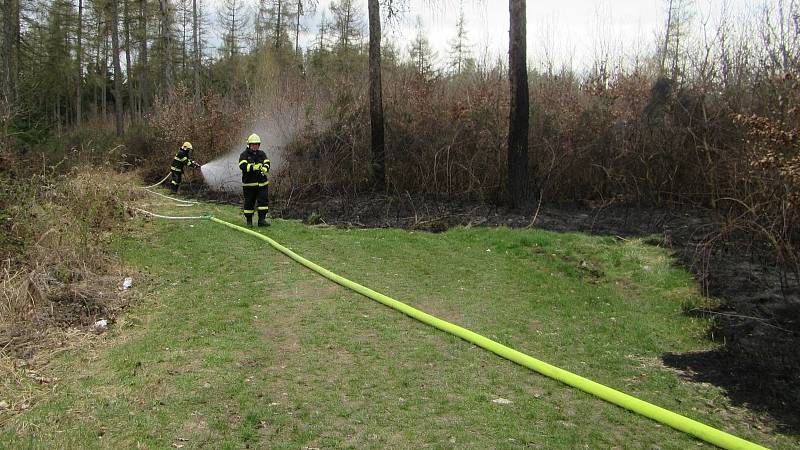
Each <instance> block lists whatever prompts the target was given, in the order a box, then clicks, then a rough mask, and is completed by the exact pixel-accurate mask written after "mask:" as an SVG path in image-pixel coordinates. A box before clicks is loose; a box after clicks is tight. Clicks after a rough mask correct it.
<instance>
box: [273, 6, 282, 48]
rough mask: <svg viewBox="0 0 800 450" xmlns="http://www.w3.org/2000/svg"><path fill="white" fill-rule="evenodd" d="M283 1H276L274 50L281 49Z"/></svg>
mask: <svg viewBox="0 0 800 450" xmlns="http://www.w3.org/2000/svg"><path fill="white" fill-rule="evenodd" d="M282 7H283V1H282V0H278V17H277V19H278V20H277V21H276V25H275V48H281V19H282V18H283V17H282V16H283V11H282Z"/></svg>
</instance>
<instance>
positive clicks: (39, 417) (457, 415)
mask: <svg viewBox="0 0 800 450" xmlns="http://www.w3.org/2000/svg"><path fill="white" fill-rule="evenodd" d="M156 209H158V211H159V212H161V213H171V214H187V213H188V214H192V215H194V214H198V211H200V210H202V211H207V212H211V213H213V214H214V215H215V216H216V217H220V218H222V219H224V220H230V221H232V222H234V223H237V224H238V223H240V222H241V221H242V220H241V219H240V218H239V217H238V216H237V214H238V210H237V209H236V208H234V207H231V206H220V205H201V206H199V207H194V208H176V207H168V206H166V205H161V206H159V207H157V208H156ZM189 211H191V213H189ZM263 231H264V232H265V233H266V234H268V235H269V236H270V237H272V238H273V239H275V240H277V241H278V242H280V243H282V244H284V245H286V246H287V247H290V248H291V249H293V250H294V251H296V252H298V253H299V254H301V255H302V256H304V257H306V258H308V259H310V260H312V261H314V262H316V263H318V264H320V265H322V266H323V267H326V268H328V269H330V270H332V271H334V272H336V273H338V274H340V275H342V276H345V277H347V278H350V279H351V280H353V281H356V282H358V283H361V284H363V285H365V286H368V287H370V288H372V289H375V290H377V291H379V292H382V293H384V294H386V295H389V296H391V297H393V298H395V299H397V300H400V301H402V302H405V303H408V304H410V305H412V306H414V307H416V308H419V309H421V310H423V311H425V312H428V313H430V314H433V315H435V316H437V317H439V318H441V319H444V320H447V321H450V322H453V323H455V324H458V325H461V326H463V327H466V328H468V329H470V330H472V331H475V332H477V333H480V334H483V335H485V336H487V337H489V338H491V339H494V340H497V341H499V342H501V343H504V344H506V345H509V346H511V347H513V348H515V349H517V350H520V351H522V352H525V353H527V354H529V355H531V356H534V357H536V358H538V359H541V360H544V361H546V362H549V363H551V364H554V365H557V366H559V367H561V368H564V369H567V370H570V371H573V372H575V373H577V374H579V375H582V376H585V377H587V378H590V379H592V380H594V381H597V382H599V383H603V384H606V385H608V386H610V387H613V388H616V389H619V390H622V391H624V392H626V393H629V394H632V395H635V396H638V397H640V398H642V399H644V400H646V401H650V402H653V403H655V404H657V405H659V406H662V407H665V408H668V409H671V410H673V411H675V412H677V413H680V414H684V415H686V416H688V417H691V418H693V419H696V420H699V421H701V422H704V423H706V424H708V425H711V426H714V427H718V428H720V429H722V430H724V431H728V432H731V433H734V434H736V435H738V436H740V437H742V438H745V439H749V440H753V441H754V442H757V443H759V444H761V445H765V446H768V447H773V448H796V447H797V446H798V445H800V439H798V437H797V436H787V435H782V434H780V433H778V432H776V431H775V430H774V429H772V428H771V426H770V424H769V421H768V420H767V419H766V418H764V417H760V416H758V415H757V414H754V413H752V412H749V411H747V410H745V409H741V408H738V407H735V406H732V405H730V404H729V402H728V401H727V399H726V397H725V396H724V393H723V392H721V391H720V390H719V389H718V388H716V387H714V386H711V385H707V384H697V383H689V382H686V381H683V380H682V378H681V376H680V374H679V373H677V372H676V371H674V370H671V369H669V368H666V367H664V366H663V365H662V364H661V362H660V358H659V357H660V355H661V354H663V353H664V352H687V351H693V350H707V349H709V348H712V347H713V343H711V342H710V341H708V340H707V339H705V337H704V334H705V330H706V329H707V327H708V323H707V322H706V321H705V320H702V319H698V318H690V317H687V316H685V315H683V314H682V308H683V307H684V306H685V305H689V304H697V303H701V302H703V299H702V298H700V297H699V295H698V293H697V290H696V288H695V287H694V284H693V282H692V280H691V278H690V276H689V275H688V274H687V273H686V272H685V271H683V270H682V269H680V268H678V267H676V266H675V265H674V261H673V260H672V259H671V258H670V256H669V254H668V253H667V252H666V251H665V250H663V249H659V248H655V247H651V246H647V245H644V244H643V243H642V242H640V241H637V240H631V241H620V240H616V239H614V238H611V237H590V236H584V235H579V234H556V233H550V232H544V231H540V230H510V229H503V228H500V229H483V228H478V229H463V228H462V229H454V230H451V231H448V232H445V233H441V234H429V233H421V232H410V231H402V230H360V229H351V230H345V229H335V228H330V227H320V226H316V227H310V226H306V225H303V224H301V223H299V222H294V221H282V220H276V221H274V224H273V226H272V227H271V228H268V229H265V230H263ZM114 247H115V249H116V251H117V253H118V256H119V259H120V261H121V263H122V264H123V265H124V266H125V267H127V268H129V270H130V271H131V272H133V273H135V275H134V280H135V281H134V287H133V289H135V290H136V291H137V293H138V294H139V297H140V298H139V300H138V301H137V302H136V303H135V304H134V305H133V306H131V307H130V308H129V309H128V310H127V312H126V313H125V314H124V315H123V316H122V317H120V318H118V320H117V322H116V323H114V324H113V325H112V326H111V328H110V330H109V332H107V333H106V334H105V335H103V339H101V340H100V341H99V342H94V343H93V344H92V345H90V346H88V347H84V348H80V349H75V350H71V351H68V352H66V353H65V354H64V355H63V356H61V357H59V358H58V359H57V361H56V362H55V363H54V365H53V367H52V368H51V371H52V375H53V376H55V377H56V378H58V382H57V383H55V386H54V387H53V388H52V390H51V392H48V393H47V395H45V396H42V398H41V399H40V401H38V402H37V403H36V404H34V405H33V406H32V407H31V408H29V409H28V410H26V411H25V412H24V413H22V414H19V415H17V416H14V417H12V418H10V419H9V420H7V421H6V422H5V423H4V424H3V426H2V428H0V447H6V448H139V447H141V448H170V447H172V448H176V447H177V448H213V449H217V448H231V449H233V448H292V449H297V448H342V447H350V448H420V447H432V448H520V447H534V448H662V449H665V448H675V449H685V448H704V447H709V446H708V445H706V444H704V443H702V442H700V441H697V440H695V439H693V438H692V437H690V436H687V435H685V434H683V433H680V432H678V431H675V430H672V429H671V428H668V427H666V426H661V425H659V424H657V423H656V422H653V421H651V420H649V419H646V418H643V417H640V416H637V415H635V414H633V413H630V412H628V411H625V410H623V409H621V408H619V407H616V406H613V405H610V404H607V403H605V402H603V401H602V400H599V399H596V398H594V397H592V396H589V395H587V394H584V393H582V392H579V391H576V390H574V389H572V388H570V387H568V386H566V385H563V384H561V383H559V382H556V381H553V380H550V379H548V378H545V377H543V376H541V375H538V374H536V373H535V372H532V371H530V370H528V369H525V368H523V367H520V366H518V365H515V364H513V363H511V362H508V361H506V360H503V359H501V358H499V357H497V356H495V355H493V354H491V353H488V352H486V351H484V350H482V349H480V348H477V347H475V346H473V345H471V344H469V343H467V342H465V341H462V340H460V339H458V338H455V337H452V336H449V335H447V334H445V333H443V332H440V331H437V330H435V329H433V328H430V327H428V326H426V325H423V324H421V323H418V322H416V321H414V320H412V319H410V318H408V317H406V316H404V315H402V314H400V313H397V312H395V311H393V310H390V309H388V308H386V307H384V306H382V305H380V304H378V303H376V302H373V301H372V300H369V299H367V298H365V297H362V296H360V295H358V294H355V293H353V292H350V291H348V290H346V289H344V288H342V287H339V286H337V285H335V284H333V283H331V282H330V281H327V280H325V279H323V278H321V277H319V276H318V275H316V274H314V273H312V272H311V271H309V270H307V269H305V268H304V267H302V266H300V265H298V264H296V263H294V262H293V261H291V260H290V259H288V258H287V257H285V256H283V255H282V254H280V253H278V252H276V251H275V250H273V249H271V248H270V247H269V246H268V245H267V244H266V243H264V242H262V241H260V240H258V239H255V238H253V237H251V236H247V235H245V234H243V233H237V232H235V231H233V230H230V229H228V228H226V227H223V226H220V225H217V224H214V223H212V222H209V221H193V222H188V221H181V222H177V221H173V222H168V221H160V220H145V219H142V218H137V219H134V220H132V225H131V226H130V230H129V231H128V232H127V233H126V234H125V235H122V236H118V237H117V238H116V239H115V241H114ZM500 398H502V399H507V400H509V401H510V402H511V403H509V404H499V403H496V402H494V401H493V400H497V399H500Z"/></svg>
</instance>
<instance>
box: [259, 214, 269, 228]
mask: <svg viewBox="0 0 800 450" xmlns="http://www.w3.org/2000/svg"><path fill="white" fill-rule="evenodd" d="M258 226H260V227H268V226H269V221H268V220H267V213H266V211H259V212H258Z"/></svg>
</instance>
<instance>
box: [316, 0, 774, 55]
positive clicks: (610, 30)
mask: <svg viewBox="0 0 800 450" xmlns="http://www.w3.org/2000/svg"><path fill="white" fill-rule="evenodd" d="M331 1H332V0H320V2H319V3H320V5H319V8H318V9H317V13H316V15H315V16H314V17H309V18H308V19H307V20H306V23H307V26H308V28H309V30H310V31H309V33H310V34H313V33H314V32H315V30H316V25H317V24H318V23H319V20H320V17H321V15H322V11H329V5H330V3H331ZM692 1H693V3H694V7H695V9H696V10H697V13H696V14H695V19H696V21H697V22H698V23H699V22H701V21H703V20H705V19H708V20H709V23H713V22H714V19H715V18H718V15H719V11H720V9H721V7H722V5H723V4H725V3H726V4H727V6H728V7H729V8H731V10H733V11H737V10H744V9H745V8H746V7H747V5H750V6H752V5H753V4H755V3H758V2H761V1H763V0H692ZM356 3H357V4H358V5H359V7H360V9H361V11H362V12H363V14H364V17H365V18H366V14H367V2H366V0H356ZM405 3H406V5H407V7H406V8H405V9H406V10H407V12H406V13H405V14H403V17H402V18H401V19H400V20H399V23H396V24H394V25H392V26H390V27H389V28H388V30H387V31H388V32H389V33H390V34H389V36H390V38H391V39H392V40H394V41H395V42H398V43H399V44H400V47H401V49H402V50H403V51H404V52H405V51H406V49H407V47H408V43H409V42H410V41H411V40H412V39H413V37H414V36H415V35H416V24H417V19H418V18H419V19H420V21H421V22H422V26H423V28H424V30H425V33H426V34H427V36H428V39H429V40H430V42H431V44H432V46H433V48H434V50H436V52H437V53H438V56H439V60H440V61H439V62H440V63H442V62H443V61H441V60H446V59H447V54H448V48H449V42H450V41H452V39H453V38H454V37H455V33H456V23H457V21H458V14H459V4H462V5H463V8H464V15H465V20H466V24H467V30H468V36H469V41H470V43H471V45H472V50H473V52H474V53H475V54H476V56H477V57H478V58H479V59H480V58H481V55H487V54H488V57H489V59H490V60H491V59H495V58H497V57H501V58H505V57H506V55H507V52H508V28H509V10H508V1H507V0H463V2H459V1H458V0H439V1H436V0H405ZM666 4H667V2H666V0H555V1H553V0H539V1H536V0H529V1H527V14H526V16H527V31H528V59H529V63H531V64H532V65H534V66H538V67H546V66H547V64H548V63H549V64H551V65H553V66H555V67H560V66H562V65H567V66H570V67H572V68H574V69H582V68H588V67H590V66H591V63H592V61H594V57H595V55H598V54H599V53H603V52H604V51H605V52H610V53H611V54H613V55H620V56H627V57H631V58H632V57H633V55H635V54H637V53H638V54H650V53H652V51H653V49H654V48H655V46H656V45H657V44H656V42H657V41H658V35H660V33H661V30H662V29H663V28H664V23H665V22H666V10H667V6H666ZM327 15H328V17H330V13H329V12H327ZM364 22H365V26H366V20H365V21H364ZM310 38H311V36H309V37H308V38H307V39H310ZM484 57H485V56H484Z"/></svg>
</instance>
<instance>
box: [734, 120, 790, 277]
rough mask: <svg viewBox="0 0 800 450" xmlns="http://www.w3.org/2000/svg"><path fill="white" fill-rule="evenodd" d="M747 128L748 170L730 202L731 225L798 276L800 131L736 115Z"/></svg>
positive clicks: (784, 123)
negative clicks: (763, 243)
mask: <svg viewBox="0 0 800 450" xmlns="http://www.w3.org/2000/svg"><path fill="white" fill-rule="evenodd" d="M735 120H736V122H737V123H738V124H740V125H741V126H742V127H744V128H745V130H746V135H745V136H746V140H745V145H746V148H747V150H748V153H747V159H746V162H747V163H748V164H749V167H748V168H747V169H748V170H746V171H742V173H741V174H740V179H739V180H738V182H739V186H738V190H737V194H738V195H737V196H735V197H730V198H727V199H725V200H728V201H730V202H731V203H732V204H731V205H730V209H731V214H730V221H729V222H730V224H729V226H730V228H732V229H742V230H745V231H747V232H748V233H752V234H754V235H757V236H761V238H762V239H764V240H765V241H766V242H768V243H769V244H770V245H771V246H772V248H773V250H774V252H775V255H776V256H777V258H778V262H779V263H782V264H788V265H789V266H790V267H791V268H792V269H793V270H794V272H795V275H796V276H798V277H800V253H798V250H800V249H798V248H797V241H798V237H800V236H798V233H800V129H798V128H797V127H793V126H791V125H789V124H788V123H786V122H783V121H780V120H778V119H770V118H767V117H762V116H758V115H750V116H743V115H737V116H736V117H735Z"/></svg>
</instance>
